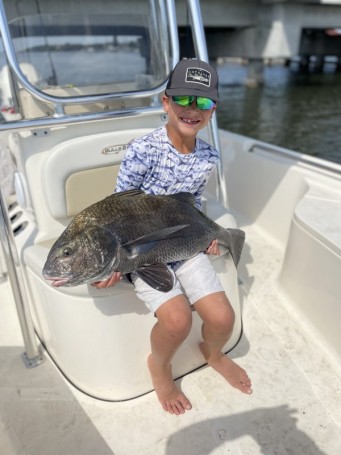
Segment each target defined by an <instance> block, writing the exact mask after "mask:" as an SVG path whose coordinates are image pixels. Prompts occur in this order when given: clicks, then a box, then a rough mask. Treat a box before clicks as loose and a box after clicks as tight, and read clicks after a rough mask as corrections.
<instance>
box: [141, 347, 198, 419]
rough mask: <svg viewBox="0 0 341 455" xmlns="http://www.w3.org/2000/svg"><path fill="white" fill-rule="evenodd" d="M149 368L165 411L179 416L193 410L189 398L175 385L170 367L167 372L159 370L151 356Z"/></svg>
mask: <svg viewBox="0 0 341 455" xmlns="http://www.w3.org/2000/svg"><path fill="white" fill-rule="evenodd" d="M148 367H149V371H150V375H151V377H152V381H153V386H154V389H155V392H156V395H157V397H158V399H159V401H160V403H161V404H162V407H163V409H164V410H165V411H167V412H169V413H170V414H176V415H179V414H183V413H184V412H185V411H186V410H187V411H188V410H190V409H192V405H191V403H190V402H189V400H188V399H187V397H186V396H185V395H184V394H183V393H182V392H181V390H179V389H178V387H177V386H176V385H175V382H174V381H173V378H172V372H171V368H170V367H169V368H168V370H167V371H164V370H163V369H161V368H159V367H158V366H157V365H155V364H154V362H153V358H152V355H151V354H150V356H149V357H148Z"/></svg>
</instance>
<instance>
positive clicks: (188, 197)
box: [169, 192, 196, 207]
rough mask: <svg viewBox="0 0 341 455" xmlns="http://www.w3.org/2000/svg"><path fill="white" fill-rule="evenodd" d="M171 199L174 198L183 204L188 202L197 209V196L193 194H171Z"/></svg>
mask: <svg viewBox="0 0 341 455" xmlns="http://www.w3.org/2000/svg"><path fill="white" fill-rule="evenodd" d="M169 197H172V198H173V199H177V200H179V201H182V202H186V203H187V204H190V205H193V207H195V202H196V201H195V196H194V195H193V194H192V193H185V192H182V193H176V194H170V195H169Z"/></svg>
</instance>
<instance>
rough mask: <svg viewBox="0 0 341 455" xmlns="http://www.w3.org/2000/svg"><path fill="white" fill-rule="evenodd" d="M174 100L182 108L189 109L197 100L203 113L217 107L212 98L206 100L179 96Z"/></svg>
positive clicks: (199, 97) (200, 97)
mask: <svg viewBox="0 0 341 455" xmlns="http://www.w3.org/2000/svg"><path fill="white" fill-rule="evenodd" d="M172 100H173V101H174V103H176V104H178V105H179V106H182V107H188V106H190V105H191V104H192V103H193V101H194V100H196V104H197V107H198V109H200V110H202V111H206V110H209V109H212V108H213V107H214V106H215V105H216V103H215V102H214V101H213V100H211V99H210V98H204V97H203V96H192V95H177V96H172Z"/></svg>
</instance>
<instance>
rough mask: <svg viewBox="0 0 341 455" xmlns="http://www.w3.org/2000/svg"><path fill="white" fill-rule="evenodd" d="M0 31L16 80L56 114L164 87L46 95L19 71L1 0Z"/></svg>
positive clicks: (175, 52)
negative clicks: (65, 106) (77, 94)
mask: <svg viewBox="0 0 341 455" xmlns="http://www.w3.org/2000/svg"><path fill="white" fill-rule="evenodd" d="M166 5H167V14H168V16H169V24H170V38H171V48H172V53H171V54H172V61H173V66H174V65H175V64H176V63H177V61H178V60H179V43H178V41H177V36H178V33H177V22H176V14H175V7H174V2H173V1H172V0H166ZM0 33H1V35H2V40H3V45H4V50H5V54H6V58H7V61H8V64H9V66H10V68H11V69H12V71H13V73H14V75H15V77H16V78H17V80H18V82H20V84H21V85H22V86H23V88H24V89H25V90H27V91H28V92H29V93H30V94H31V95H32V96H34V97H35V98H37V99H39V100H41V101H44V102H46V103H50V104H52V105H54V107H55V112H56V115H64V112H63V105H72V104H84V103H98V102H104V101H108V100H113V99H121V98H125V99H127V98H143V97H146V98H147V97H153V96H156V95H158V94H159V93H160V92H162V91H163V90H164V89H165V87H166V82H164V83H163V84H161V85H160V86H158V87H155V88H154V89H151V90H140V91H129V92H120V93H104V94H101V95H81V96H70V97H65V96H53V95H48V94H47V93H45V92H42V91H41V90H38V89H37V88H36V87H34V85H32V84H31V83H30V82H29V81H28V80H27V78H26V76H25V75H24V73H23V72H22V71H21V68H20V65H19V63H18V60H17V57H16V54H15V50H14V47H13V43H12V39H11V34H10V31H9V27H8V23H7V16H6V11H5V8H4V4H3V0H0Z"/></svg>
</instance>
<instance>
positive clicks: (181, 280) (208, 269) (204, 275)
mask: <svg viewBox="0 0 341 455" xmlns="http://www.w3.org/2000/svg"><path fill="white" fill-rule="evenodd" d="M169 269H170V271H171V272H172V273H173V274H174V282H175V284H174V287H173V289H172V290H171V291H169V292H161V291H157V290H156V289H154V288H152V287H151V286H149V285H148V284H147V283H145V282H144V281H143V280H141V278H139V277H137V276H136V275H135V276H134V277H132V278H133V281H134V284H135V290H136V294H137V297H138V298H139V299H141V300H142V301H143V302H144V303H145V305H146V306H147V308H148V309H149V310H150V311H152V312H154V313H155V312H156V311H157V309H158V308H160V306H161V305H162V304H163V303H165V302H167V301H168V300H170V299H171V298H173V297H175V296H177V295H181V294H184V295H186V296H187V298H188V300H189V303H190V304H191V305H193V303H195V302H197V301H198V300H199V299H201V298H202V297H205V296H207V295H210V294H213V293H214V292H221V291H224V289H223V287H222V285H221V283H220V280H219V277H218V275H217V273H216V271H215V270H214V268H213V266H212V264H211V262H210V260H209V258H208V256H207V254H204V253H199V254H197V255H196V256H194V257H193V258H191V259H188V260H187V261H185V262H184V263H183V264H181V265H180V266H179V267H177V268H176V269H175V270H174V271H173V269H171V268H170V267H169Z"/></svg>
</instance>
